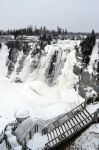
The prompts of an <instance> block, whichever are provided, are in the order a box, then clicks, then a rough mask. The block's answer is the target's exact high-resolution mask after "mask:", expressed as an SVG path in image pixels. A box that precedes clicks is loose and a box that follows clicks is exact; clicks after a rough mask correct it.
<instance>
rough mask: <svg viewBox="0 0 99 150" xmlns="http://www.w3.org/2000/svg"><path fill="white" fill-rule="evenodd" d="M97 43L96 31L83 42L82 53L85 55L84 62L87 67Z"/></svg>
mask: <svg viewBox="0 0 99 150" xmlns="http://www.w3.org/2000/svg"><path fill="white" fill-rule="evenodd" d="M95 42H96V34H95V31H94V30H92V33H91V34H90V35H88V36H87V38H86V39H84V40H83V41H82V42H81V52H82V55H83V62H84V63H85V64H86V66H87V65H88V64H89V61H90V55H91V53H92V50H93V47H94V45H95Z"/></svg>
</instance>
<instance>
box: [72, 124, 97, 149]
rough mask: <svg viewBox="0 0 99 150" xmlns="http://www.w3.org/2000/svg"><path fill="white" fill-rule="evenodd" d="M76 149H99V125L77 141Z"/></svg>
mask: <svg viewBox="0 0 99 150" xmlns="http://www.w3.org/2000/svg"><path fill="white" fill-rule="evenodd" d="M74 144H75V147H76V149H84V150H98V149H99V124H94V125H92V126H91V127H90V128H89V129H88V130H86V131H85V132H84V133H82V135H81V136H80V137H79V138H78V139H77V140H76V141H75V143H74Z"/></svg>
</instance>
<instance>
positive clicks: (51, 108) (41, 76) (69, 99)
mask: <svg viewBox="0 0 99 150" xmlns="http://www.w3.org/2000/svg"><path fill="white" fill-rule="evenodd" d="M76 44H77V42H76V41H70V40H64V41H61V40H59V41H58V42H57V43H56V44H52V45H50V46H47V47H46V48H45V51H46V55H45V56H42V58H41V60H40V65H39V67H38V68H37V70H36V71H35V70H34V72H32V73H31V74H30V64H31V58H30V57H31V56H30V54H31V52H30V54H29V55H28V56H27V58H26V59H25V62H24V66H23V69H22V71H21V72H20V74H19V77H21V79H22V81H23V80H24V81H25V82H23V83H21V84H18V83H14V82H12V80H9V79H7V78H6V75H7V74H6V73H7V67H6V60H7V56H8V51H9V50H8V49H7V47H6V46H3V48H2V49H1V51H0V68H1V69H0V76H1V77H2V78H0V85H1V86H0V97H2V98H1V99H0V116H1V117H0V124H1V126H0V131H1V130H2V129H3V128H4V126H5V124H7V123H8V122H11V121H13V120H14V115H15V113H16V112H19V114H18V116H21V115H22V116H23V115H27V113H26V112H24V111H23V112H21V111H20V110H24V109H25V110H28V111H29V112H30V114H31V117H32V118H34V119H35V118H36V119H42V118H43V119H44V120H48V119H52V118H54V117H57V116H58V115H60V114H62V113H66V112H67V111H69V110H71V109H72V108H73V107H75V106H76V105H78V104H80V103H82V102H83V101H84V99H83V98H82V97H80V96H79V95H78V92H77V91H75V90H74V89H73V86H74V84H75V83H76V82H77V80H78V78H77V76H75V75H74V73H73V65H74V64H75V63H76V58H75V49H74V46H75V45H76ZM56 50H57V51H59V56H58V59H59V60H60V62H61V64H62V65H63V64H64V65H63V66H62V68H60V69H59V67H58V64H59V60H58V61H57V65H56V71H55V74H56V75H55V78H54V80H56V85H54V86H52V87H50V86H48V85H47V83H46V78H45V72H46V69H47V67H48V66H49V62H50V58H51V57H52V55H53V53H54V52H55V51H56ZM22 55H23V54H22V53H20V54H19V56H18V62H19V60H20V59H21V57H22ZM65 59H66V62H65ZM63 62H65V63H63ZM17 67H18V63H16V67H15V70H14V73H13V75H12V78H14V77H15V76H16V73H15V71H16V68H17ZM3 68H4V69H3ZM57 70H60V71H59V72H58V71H57ZM57 77H58V78H57ZM34 79H35V81H34ZM20 112H21V115H20ZM2 120H5V121H4V123H2Z"/></svg>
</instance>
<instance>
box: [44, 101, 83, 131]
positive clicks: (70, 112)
mask: <svg viewBox="0 0 99 150" xmlns="http://www.w3.org/2000/svg"><path fill="white" fill-rule="evenodd" d="M82 105H84V106H85V102H83V103H81V104H80V105H78V106H77V107H75V108H73V109H72V110H70V111H69V112H68V113H66V114H64V115H62V116H61V117H59V118H58V119H57V120H55V121H59V120H60V119H62V118H64V117H65V116H67V117H68V115H69V114H70V113H71V112H73V111H74V110H76V109H77V108H79V107H80V106H81V107H82ZM82 108H83V107H82ZM55 121H53V122H52V123H50V124H49V125H48V126H46V127H44V128H43V129H42V132H43V131H44V129H46V128H49V127H50V126H51V125H54V124H53V123H54V122H55Z"/></svg>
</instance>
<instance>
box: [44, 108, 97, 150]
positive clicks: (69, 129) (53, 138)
mask: <svg viewBox="0 0 99 150" xmlns="http://www.w3.org/2000/svg"><path fill="white" fill-rule="evenodd" d="M79 107H80V109H78V108H79ZM95 113H96V112H95ZM95 113H94V114H90V113H89V112H88V111H87V110H86V108H84V106H83V105H80V106H78V107H77V109H74V110H73V111H70V112H69V113H68V114H66V115H68V119H66V120H64V121H62V122H61V120H62V119H61V118H62V117H61V118H59V119H58V120H56V121H54V122H53V123H52V124H50V125H49V126H48V127H46V128H45V129H44V130H45V133H44V134H47V138H48V143H46V145H45V148H44V150H49V149H53V148H56V147H57V146H58V145H60V144H61V143H63V142H65V141H67V140H68V139H70V138H72V137H73V136H74V135H75V134H77V133H78V132H79V131H82V130H83V129H85V128H86V127H87V126H89V125H91V124H92V123H93V122H94V121H95ZM63 117H64V116H63ZM51 126H52V127H53V129H51Z"/></svg>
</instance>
